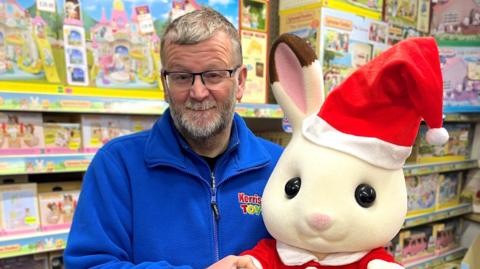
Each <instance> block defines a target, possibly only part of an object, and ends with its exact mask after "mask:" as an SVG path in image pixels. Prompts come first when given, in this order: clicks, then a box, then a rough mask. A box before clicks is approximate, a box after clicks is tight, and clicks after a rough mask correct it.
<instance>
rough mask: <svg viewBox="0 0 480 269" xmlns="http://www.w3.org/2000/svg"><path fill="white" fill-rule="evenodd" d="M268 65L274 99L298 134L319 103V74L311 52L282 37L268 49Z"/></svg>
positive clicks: (296, 40) (296, 39)
mask: <svg viewBox="0 0 480 269" xmlns="http://www.w3.org/2000/svg"><path fill="white" fill-rule="evenodd" d="M269 64H270V68H269V70H270V83H271V85H272V90H273V94H274V95H275V99H276V100H277V102H278V103H279V104H280V106H281V107H282V109H283V111H284V112H285V115H286V117H287V119H288V120H289V121H290V123H291V124H292V128H293V130H294V131H295V130H296V131H299V130H301V126H302V121H303V119H304V118H306V117H307V116H308V115H310V114H312V113H316V112H318V111H319V110H320V106H321V104H322V102H323V73H322V70H321V66H320V64H319V62H318V60H317V57H316V55H315V52H314V51H313V50H312V48H311V47H310V46H309V45H308V44H307V43H306V42H305V41H304V40H303V39H301V38H299V37H297V36H295V35H292V34H283V35H281V36H280V37H279V38H278V39H277V40H276V41H275V43H274V44H273V46H272V50H271V52H270V63H269Z"/></svg>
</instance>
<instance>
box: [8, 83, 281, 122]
mask: <svg viewBox="0 0 480 269" xmlns="http://www.w3.org/2000/svg"><path fill="white" fill-rule="evenodd" d="M167 107H168V104H167V103H166V102H165V101H163V100H160V99H154V98H138V97H128V98H121V97H111V96H82V95H75V94H71V93H68V92H65V89H63V88H61V89H60V90H59V93H57V94H43V93H24V92H4V91H2V90H1V89H0V110H5V111H32V112H77V113H81V112H83V113H113V114H141V115H161V114H162V113H163V112H164V111H165V109H166V108H167ZM236 111H237V112H238V113H239V114H240V115H241V116H242V117H249V118H283V111H282V109H281V108H280V106H279V105H275V104H244V103H240V104H237V105H236Z"/></svg>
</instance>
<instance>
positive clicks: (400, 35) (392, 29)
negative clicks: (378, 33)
mask: <svg viewBox="0 0 480 269" xmlns="http://www.w3.org/2000/svg"><path fill="white" fill-rule="evenodd" d="M425 35H426V34H425V33H422V32H420V31H418V30H416V29H415V28H412V27H407V26H399V25H395V24H392V23H389V24H388V45H391V46H392V45H395V44H397V43H398V42H400V41H402V40H405V39H408V38H411V37H420V36H425Z"/></svg>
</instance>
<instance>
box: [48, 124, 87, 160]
mask: <svg viewBox="0 0 480 269" xmlns="http://www.w3.org/2000/svg"><path fill="white" fill-rule="evenodd" d="M43 133H44V135H45V153H76V152H79V151H80V149H81V141H82V136H81V132H80V124H78V123H44V124H43Z"/></svg>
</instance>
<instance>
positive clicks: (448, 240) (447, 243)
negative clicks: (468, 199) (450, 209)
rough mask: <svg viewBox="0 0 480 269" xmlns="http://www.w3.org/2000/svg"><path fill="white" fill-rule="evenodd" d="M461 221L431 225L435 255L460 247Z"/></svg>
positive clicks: (454, 220)
mask: <svg viewBox="0 0 480 269" xmlns="http://www.w3.org/2000/svg"><path fill="white" fill-rule="evenodd" d="M462 224H463V222H462V219H460V218H456V219H452V220H448V221H443V222H439V223H435V224H433V228H432V229H433V237H434V238H435V254H436V255H439V254H442V253H445V252H447V251H449V250H451V249H454V248H457V247H458V246H459V245H460V238H461V235H462Z"/></svg>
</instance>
